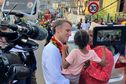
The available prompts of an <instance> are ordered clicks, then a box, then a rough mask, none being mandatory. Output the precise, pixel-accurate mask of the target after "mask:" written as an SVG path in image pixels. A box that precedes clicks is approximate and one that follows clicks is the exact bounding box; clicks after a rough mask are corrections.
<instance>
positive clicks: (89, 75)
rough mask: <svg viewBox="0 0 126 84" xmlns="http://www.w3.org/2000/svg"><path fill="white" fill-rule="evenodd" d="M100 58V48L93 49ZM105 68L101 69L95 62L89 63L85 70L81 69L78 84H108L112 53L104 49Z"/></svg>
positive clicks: (112, 60) (112, 59)
mask: <svg viewBox="0 0 126 84" xmlns="http://www.w3.org/2000/svg"><path fill="white" fill-rule="evenodd" d="M93 50H94V51H95V52H96V53H97V55H98V56H99V57H100V58H102V47H100V46H98V47H96V48H94V49H93ZM105 50H106V66H104V67H102V66H100V65H99V64H97V63H95V62H92V61H91V62H90V66H89V67H87V69H86V70H85V69H83V70H82V72H81V75H80V81H79V84H108V81H109V79H110V77H111V71H112V67H113V64H114V58H113V55H112V53H111V52H110V51H109V50H108V49H107V48H106V49H105Z"/></svg>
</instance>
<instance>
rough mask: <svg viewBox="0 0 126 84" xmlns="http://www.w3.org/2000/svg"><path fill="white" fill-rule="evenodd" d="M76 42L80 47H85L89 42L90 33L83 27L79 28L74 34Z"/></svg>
mask: <svg viewBox="0 0 126 84" xmlns="http://www.w3.org/2000/svg"><path fill="white" fill-rule="evenodd" d="M74 42H75V44H76V45H77V46H78V47H79V48H80V49H83V48H85V47H86V46H87V44H88V42H89V35H88V33H87V32H86V31H85V30H82V29H81V30H78V31H77V32H76V34H75V36H74Z"/></svg>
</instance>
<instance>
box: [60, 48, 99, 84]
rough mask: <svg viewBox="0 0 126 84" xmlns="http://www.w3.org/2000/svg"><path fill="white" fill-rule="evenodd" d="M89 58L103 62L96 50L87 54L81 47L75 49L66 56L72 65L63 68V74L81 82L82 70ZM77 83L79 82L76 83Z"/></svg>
mask: <svg viewBox="0 0 126 84" xmlns="http://www.w3.org/2000/svg"><path fill="white" fill-rule="evenodd" d="M87 60H92V61H95V62H97V63H98V62H101V58H99V57H98V56H97V54H96V53H95V52H94V50H89V52H88V53H87V54H84V53H82V52H81V51H80V50H79V49H73V50H72V51H71V52H70V54H69V55H68V56H67V57H66V61H67V62H69V64H70V66H69V67H68V68H67V69H63V70H62V74H64V75H66V77H67V78H68V79H70V80H72V79H71V77H72V78H73V81H75V80H76V81H75V82H77V79H78V82H79V77H80V72H81V70H82V68H83V66H84V62H85V61H87ZM74 84H77V83H74Z"/></svg>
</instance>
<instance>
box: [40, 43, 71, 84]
mask: <svg viewBox="0 0 126 84" xmlns="http://www.w3.org/2000/svg"><path fill="white" fill-rule="evenodd" d="M61 64H62V57H61V54H60V52H59V50H58V48H57V47H56V46H55V45H54V44H52V43H51V42H50V43H49V44H47V45H46V46H45V47H44V49H43V53H42V70H43V76H44V80H45V84H70V83H69V80H68V79H66V78H65V77H64V76H63V75H62V74H61Z"/></svg>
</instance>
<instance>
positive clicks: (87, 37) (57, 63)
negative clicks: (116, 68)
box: [42, 18, 125, 84]
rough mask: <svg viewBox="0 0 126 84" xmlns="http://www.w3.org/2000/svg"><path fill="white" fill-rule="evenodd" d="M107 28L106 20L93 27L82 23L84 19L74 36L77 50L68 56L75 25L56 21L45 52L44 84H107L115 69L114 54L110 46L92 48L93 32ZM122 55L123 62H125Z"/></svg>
mask: <svg viewBox="0 0 126 84" xmlns="http://www.w3.org/2000/svg"><path fill="white" fill-rule="evenodd" d="M104 24H105V23H104V22H103V19H101V20H100V22H99V23H98V20H96V19H95V20H94V21H92V22H91V24H90V23H89V22H88V20H85V22H82V18H81V19H80V22H79V23H78V24H77V27H78V30H77V32H76V34H75V36H74V43H75V44H76V45H77V46H78V48H77V49H73V50H72V51H71V52H68V48H69V46H68V45H67V41H68V38H69V36H70V35H71V28H72V23H71V22H69V21H68V20H66V19H56V20H55V21H54V23H53V25H52V31H53V36H52V37H51V39H50V41H49V43H47V45H45V47H44V49H43V51H42V70H43V76H44V81H45V84H108V82H109V79H110V77H111V73H112V68H113V65H114V57H113V54H112V52H111V50H110V49H109V48H108V46H105V45H99V46H94V45H93V28H94V27H95V26H100V25H104ZM48 52H50V53H48ZM118 52H120V51H118ZM120 53H121V52H120ZM123 53H124V52H123ZM123 53H121V55H122V56H121V59H120V62H124V60H125V59H124V57H123V56H124V54H123Z"/></svg>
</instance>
